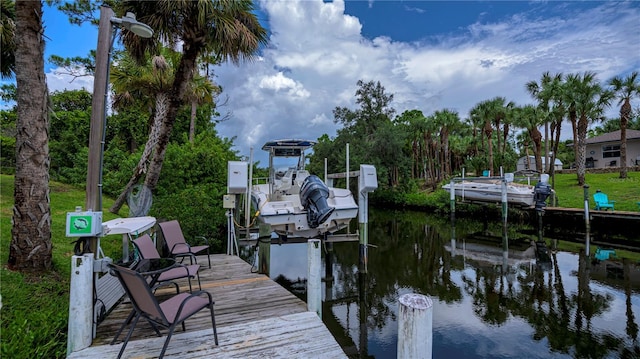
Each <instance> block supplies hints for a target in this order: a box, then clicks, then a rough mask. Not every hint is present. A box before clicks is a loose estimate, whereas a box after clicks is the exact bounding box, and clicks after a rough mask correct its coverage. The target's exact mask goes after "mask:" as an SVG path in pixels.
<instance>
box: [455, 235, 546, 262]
mask: <svg viewBox="0 0 640 359" xmlns="http://www.w3.org/2000/svg"><path fill="white" fill-rule="evenodd" d="M512 247H513V246H512ZM444 249H445V250H446V251H448V252H451V255H452V256H453V257H455V256H457V255H462V257H463V258H464V259H465V260H471V261H474V262H476V263H479V264H480V263H486V264H489V265H492V266H496V265H497V266H504V265H508V266H510V267H519V266H520V265H526V266H530V265H533V264H535V260H536V255H535V247H534V246H532V245H530V244H529V245H528V246H526V247H521V246H520V248H509V249H508V250H507V251H505V250H504V249H503V248H502V247H501V246H500V245H499V244H498V243H495V244H493V245H492V244H489V243H480V242H476V241H473V240H471V241H468V240H463V241H462V243H456V241H455V240H453V241H452V243H445V244H444Z"/></svg>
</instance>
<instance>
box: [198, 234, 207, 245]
mask: <svg viewBox="0 0 640 359" xmlns="http://www.w3.org/2000/svg"><path fill="white" fill-rule="evenodd" d="M196 238H202V239H204V243H206V244H207V246H208V245H209V240H208V239H207V237H205V236H196Z"/></svg>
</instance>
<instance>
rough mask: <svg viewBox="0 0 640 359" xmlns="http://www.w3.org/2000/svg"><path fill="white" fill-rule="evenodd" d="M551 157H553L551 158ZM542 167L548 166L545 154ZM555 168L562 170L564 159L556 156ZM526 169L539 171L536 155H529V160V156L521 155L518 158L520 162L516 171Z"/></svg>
mask: <svg viewBox="0 0 640 359" xmlns="http://www.w3.org/2000/svg"><path fill="white" fill-rule="evenodd" d="M549 159H551V158H549ZM542 167H543V168H547V166H546V164H545V158H544V156H542ZM553 169H554V170H561V169H562V161H560V160H559V159H557V158H556V160H555V161H554V162H553ZM524 170H533V171H538V169H537V168H536V157H535V156H529V161H527V156H524V157H520V158H519V159H518V163H517V164H516V171H524Z"/></svg>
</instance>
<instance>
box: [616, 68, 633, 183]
mask: <svg viewBox="0 0 640 359" xmlns="http://www.w3.org/2000/svg"><path fill="white" fill-rule="evenodd" d="M609 85H610V86H611V87H613V91H614V93H615V94H616V96H617V97H618V99H619V101H618V105H620V104H622V106H621V107H620V178H627V125H628V123H629V119H630V118H631V98H632V97H634V96H635V97H638V96H640V80H639V79H638V72H637V71H634V72H632V73H631V74H630V75H629V76H628V77H626V78H624V79H623V78H621V77H619V76H616V77H614V78H613V79H611V80H610V81H609Z"/></svg>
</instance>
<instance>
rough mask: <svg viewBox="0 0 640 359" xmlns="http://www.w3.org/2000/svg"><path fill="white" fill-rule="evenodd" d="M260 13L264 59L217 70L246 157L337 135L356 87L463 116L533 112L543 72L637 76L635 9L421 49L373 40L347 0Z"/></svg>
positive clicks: (224, 130)
mask: <svg viewBox="0 0 640 359" xmlns="http://www.w3.org/2000/svg"><path fill="white" fill-rule="evenodd" d="M261 5H262V9H263V11H264V12H265V13H266V14H267V15H268V19H269V27H270V29H271V32H272V33H271V38H270V44H269V46H268V48H267V49H266V50H265V51H263V53H262V56H261V58H260V60H259V61H255V62H252V63H246V64H241V65H240V66H239V67H236V66H232V65H226V64H225V65H223V66H221V67H220V68H219V69H218V70H217V71H218V72H217V75H218V79H217V80H218V81H219V82H220V83H221V84H222V86H223V88H224V91H225V93H226V94H227V95H228V96H229V104H228V109H229V110H231V112H232V113H233V116H232V118H231V120H229V121H227V122H225V123H223V124H220V125H219V127H218V128H219V131H220V133H221V134H222V135H224V136H228V137H232V136H237V139H236V141H235V143H236V146H237V148H238V149H239V150H240V152H241V153H242V154H248V152H249V151H248V149H249V147H250V146H253V147H255V148H259V147H260V146H262V144H263V143H264V142H266V141H268V140H271V139H274V138H282V137H298V138H308V139H316V138H318V137H320V136H321V135H322V134H323V133H327V134H329V135H330V136H335V133H336V132H335V131H336V129H337V128H338V127H337V126H338V125H336V124H334V123H333V112H332V111H333V109H334V108H335V107H337V106H346V107H349V108H354V109H355V108H356V105H355V103H354V100H355V99H354V96H355V91H356V89H357V86H356V83H357V81H358V80H360V79H362V80H365V81H369V80H373V81H380V83H381V84H382V85H383V86H384V87H385V89H386V91H387V92H388V93H392V94H394V102H393V103H392V106H393V107H394V108H395V109H396V110H397V113H402V112H403V111H404V110H408V109H419V110H422V111H423V112H425V114H429V113H431V112H433V111H435V110H438V109H442V108H449V109H454V110H457V111H458V112H459V113H460V115H461V117H463V118H464V117H466V116H467V114H468V111H469V109H470V108H471V107H473V106H474V105H475V104H477V103H478V102H480V101H483V100H486V99H489V98H492V97H494V96H503V97H506V98H507V100H509V101H514V102H515V103H517V104H520V105H522V104H526V103H531V102H532V100H531V98H530V96H529V94H528V93H527V92H526V90H525V84H526V82H528V81H531V80H539V78H540V76H541V75H542V73H543V72H545V71H550V72H552V73H556V72H562V73H570V72H573V73H575V72H583V71H587V70H588V71H594V72H596V73H597V74H598V75H599V79H600V80H601V81H605V80H607V79H608V78H610V77H612V76H614V75H617V74H621V73H625V72H628V71H631V70H633V69H637V68H638V67H639V66H640V62H639V61H638V58H639V56H637V55H638V43H640V30H639V25H638V23H637V19H638V18H640V10H639V9H638V7H634V6H631V5H630V4H629V3H620V4H618V5H616V6H615V7H610V6H607V5H606V4H603V5H602V6H601V7H599V8H595V9H592V10H588V11H585V12H582V13H573V14H568V15H569V16H566V17H564V18H547V19H540V18H539V17H535V16H530V14H519V15H514V16H512V17H511V18H509V19H507V20H506V21H503V22H500V23H480V22H478V23H474V24H471V25H469V26H468V29H467V30H468V33H467V35H464V36H462V35H456V36H455V37H454V36H448V35H446V34H445V35H443V34H436V35H434V36H432V37H430V39H434V38H436V36H437V38H438V39H439V40H438V41H437V42H435V43H434V42H433V41H431V42H430V43H424V44H423V43H403V42H397V41H392V40H391V39H389V38H386V37H378V38H375V39H366V38H365V37H363V36H362V34H361V30H362V25H361V23H360V21H359V19H358V18H356V17H353V16H351V15H347V14H345V13H344V3H343V2H342V1H333V2H330V3H325V2H322V1H299V2H293V1H264V2H262V3H261ZM532 19H533V20H532ZM399 26H402V25H401V24H399ZM633 49H635V55H633V56H631V55H630V51H631V52H633ZM616 112H617V111H613V113H614V114H613V115H615V113H616ZM569 135H570V134H569V133H563V136H565V137H568V136H569ZM259 152H261V151H259ZM254 156H256V157H257V158H258V159H261V158H260V156H261V154H259V153H255V154H254ZM265 158H266V156H265V157H262V163H265V162H266V160H265Z"/></svg>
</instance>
